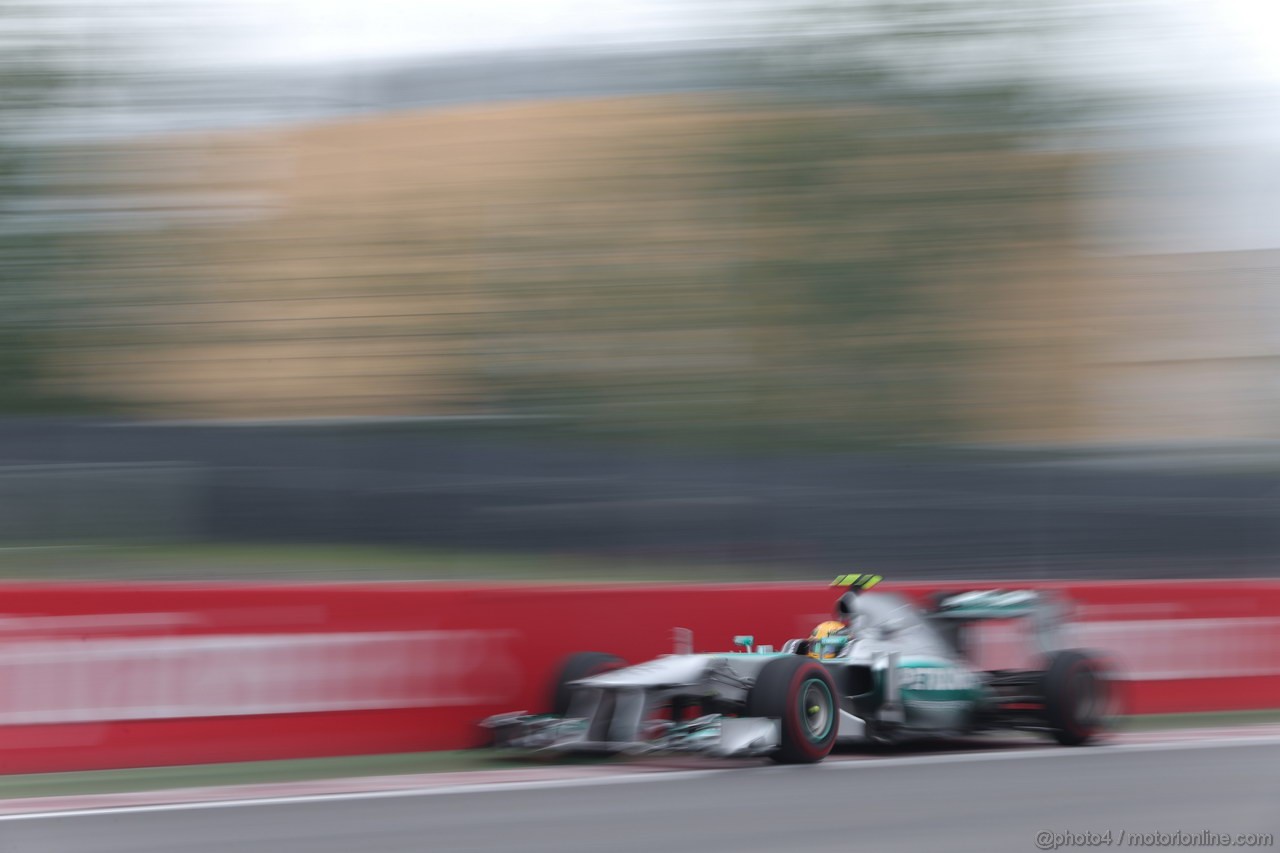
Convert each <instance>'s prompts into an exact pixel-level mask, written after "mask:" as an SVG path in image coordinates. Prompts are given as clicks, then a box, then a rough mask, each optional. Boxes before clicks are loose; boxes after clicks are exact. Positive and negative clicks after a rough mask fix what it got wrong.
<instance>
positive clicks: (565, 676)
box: [551, 652, 626, 717]
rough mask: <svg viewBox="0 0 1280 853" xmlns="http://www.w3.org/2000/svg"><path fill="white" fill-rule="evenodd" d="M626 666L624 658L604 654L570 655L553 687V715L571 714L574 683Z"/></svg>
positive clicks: (562, 665)
mask: <svg viewBox="0 0 1280 853" xmlns="http://www.w3.org/2000/svg"><path fill="white" fill-rule="evenodd" d="M625 665H626V664H625V663H624V661H623V660H622V658H620V657H618V656H616V655H610V654H605V653H604V652H578V653H577V654H573V655H570V656H569V657H568V658H567V659H566V660H565V662H564V663H563V664H561V666H560V671H559V672H558V673H557V674H556V680H555V681H554V682H553V683H552V685H551V713H553V714H555V715H556V716H557V717H563V716H565V715H567V714H568V713H569V704H570V702H572V701H573V687H572V686H571V685H572V682H574V681H577V680H578V679H580V678H590V677H591V676H593V675H599V674H601V673H602V672H609V671H610V670H614V669H620V668H622V667H623V666H625Z"/></svg>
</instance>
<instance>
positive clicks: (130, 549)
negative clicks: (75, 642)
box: [0, 543, 801, 582]
mask: <svg viewBox="0 0 1280 853" xmlns="http://www.w3.org/2000/svg"><path fill="white" fill-rule="evenodd" d="M800 576H801V575H798V574H796V573H795V572H788V571H786V569H785V567H781V566H774V567H770V566H764V565H758V564H756V565H751V564H745V565H730V564H716V563H706V564H704V563H698V564H697V565H694V564H693V563H681V562H674V561H664V560H661V559H657V558H653V559H643V558H638V557H629V556H618V557H586V556H581V555H560V554H522V553H497V552H490V553H485V552H470V551H446V550H438V549H429V548H412V547H384V546H361V545H321V544H314V545H302V544H300V545H271V544H257V545H223V544H200V545H177V544H168V545H133V546H129V545H109V544H108V545H83V546H79V545H77V546H70V545H51V544H42V543H33V544H27V545H15V546H10V547H4V548H0V578H3V579H8V580H26V581H39V580H102V581H127V580H152V581H182V580H190V581H201V582H203V581H219V580H246V579H252V580H264V579H265V580H272V579H278V580H289V581H298V580H314V581H397V580H448V581H467V582H475V581H487V580H531V581H693V580H697V581H708V582H714V581H728V580H732V581H752V580H776V579H787V578H790V579H794V578H796V577H800Z"/></svg>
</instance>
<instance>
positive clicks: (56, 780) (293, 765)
mask: <svg viewBox="0 0 1280 853" xmlns="http://www.w3.org/2000/svg"><path fill="white" fill-rule="evenodd" d="M1274 722H1280V709H1276V710H1269V711H1232V712H1225V713H1214V714H1157V715H1141V716H1133V717H1127V718H1125V719H1124V720H1123V721H1122V723H1121V724H1120V726H1119V729H1120V731H1122V732H1128V731H1147V730H1159V729H1175V728H1193V727H1201V726H1248V725H1259V724H1263V723H1274ZM608 760H610V759H597V758H586V759H583V758H572V757H565V756H561V757H558V758H548V757H535V756H530V755H527V754H523V753H512V752H505V751H495V750H483V749H471V750H458V751H452V752H411V753H398V754H392V755H356V756H346V757H341V758H305V759H294V760H288V761H251V762H239V763H230V764H198V765H190V766H183V767H140V768H131V769H126V770H96V771H86V772H76V773H33V774H24V775H13V776H0V799H20V798H28V797H57V796H78V795H88V794H111V793H125V792H131V791H158V790H166V789H174V788H198V787H209V786H218V785H252V784H263V783H274V782H301V781H314V780H320V779H342V778H349V777H366V776H394V775H407V774H418V773H449V772H460V771H468V770H500V769H510V768H514V767H536V766H540V765H546V764H582V763H584V762H585V763H598V762H600V761H608Z"/></svg>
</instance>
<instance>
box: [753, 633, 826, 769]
mask: <svg viewBox="0 0 1280 853" xmlns="http://www.w3.org/2000/svg"><path fill="white" fill-rule="evenodd" d="M810 688H812V689H813V695H814V696H816V697H818V698H819V700H820V704H822V705H823V706H824V707H823V709H822V713H823V714H824V715H825V725H824V726H823V727H822V728H823V730H822V733H821V735H820V736H816V735H815V733H813V732H811V730H810V728H809V725H808V720H807V717H806V712H805V708H804V707H802V704H803V703H804V701H805V697H806V695H807V694H808V693H809V692H810ZM747 716H750V717H770V718H773V719H777V720H778V721H779V723H780V726H781V744H780V745H779V749H778V752H777V754H776V755H775V756H774V758H775V760H777V761H780V762H784V763H793V764H807V763H812V762H815V761H821V760H822V759H824V758H826V757H827V756H828V755H829V754H830V753H831V749H832V747H833V746H835V742H836V734H837V732H838V730H839V727H840V723H839V702H838V700H837V698H836V689H835V682H834V681H833V680H832V678H831V674H830V673H829V672H827V668H826V667H824V666H823V665H822V664H820V663H818V662H816V661H813V660H810V659H808V658H802V657H792V656H788V657H780V658H777V659H775V660H772V661H770V662H769V663H767V664H765V666H764V668H763V669H762V670H760V674H759V676H757V678H756V683H755V685H754V686H753V687H752V689H751V695H750V696H749V697H748V700H747Z"/></svg>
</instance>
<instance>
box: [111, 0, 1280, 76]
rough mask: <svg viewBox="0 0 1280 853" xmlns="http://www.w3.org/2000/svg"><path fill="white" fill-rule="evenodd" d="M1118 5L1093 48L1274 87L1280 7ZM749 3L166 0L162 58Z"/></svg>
mask: <svg viewBox="0 0 1280 853" xmlns="http://www.w3.org/2000/svg"><path fill="white" fill-rule="evenodd" d="M96 1H97V2H98V3H100V4H102V5H103V6H104V7H105V6H107V5H111V4H112V2H113V0H96ZM783 2H788V0H779V2H778V3H775V4H771V5H774V6H781V5H783ZM1123 2H1124V3H1125V4H1126V5H1130V6H1135V7H1137V8H1139V9H1141V11H1140V12H1139V13H1138V14H1137V15H1135V16H1134V20H1135V29H1134V31H1133V32H1131V33H1128V34H1127V35H1126V34H1112V35H1111V36H1110V37H1109V39H1107V40H1106V41H1109V42H1110V43H1109V44H1106V43H1102V42H1101V41H1100V43H1099V45H1098V49H1099V50H1105V49H1110V50H1112V51H1114V52H1116V53H1117V54H1124V53H1126V52H1127V53H1130V54H1136V53H1141V54H1144V55H1148V54H1151V55H1154V54H1159V53H1160V49H1159V47H1158V46H1157V45H1154V44H1153V43H1152V42H1154V41H1159V40H1161V39H1162V38H1163V37H1164V35H1165V34H1166V33H1167V31H1168V28H1169V27H1170V26H1174V27H1179V28H1180V29H1181V30H1182V34H1181V37H1180V38H1181V39H1183V40H1185V41H1186V42H1188V44H1187V45H1183V46H1181V47H1180V48H1176V49H1174V50H1173V51H1171V52H1170V53H1172V54H1173V55H1175V56H1177V57H1180V58H1181V59H1183V60H1185V61H1189V62H1198V61H1203V60H1206V59H1209V60H1210V61H1209V64H1210V65H1211V66H1212V67H1213V68H1214V69H1216V71H1217V73H1220V74H1221V75H1222V76H1224V77H1231V78H1258V79H1267V80H1269V81H1272V82H1280V0H1123ZM753 3H754V4H755V5H759V0H746V2H744V0H715V2H713V3H708V2H706V0H703V1H702V2H690V0H217V1H216V2H207V0H165V5H166V7H167V8H168V9H170V10H176V9H177V8H178V7H180V6H182V7H185V8H187V9H189V10H192V11H195V10H199V12H198V13H199V15H200V17H201V19H202V20H203V22H204V25H203V26H201V27H198V28H188V29H187V32H186V36H185V37H184V38H181V39H179V40H177V41H176V42H175V45H174V50H173V51H172V53H171V55H173V56H181V57H182V58H183V59H186V60H196V61H200V62H230V63H241V62H252V63H255V64H256V63H280V62H283V63H292V62H315V61H325V60H339V59H378V58H389V57H405V56H415V55H419V56H420V55H437V56H438V55H442V54H456V53H470V52H477V51H487V50H504V49H528V48H537V47H547V46H566V45H570V46H593V45H594V46H599V45H621V44H633V45H634V44H646V43H654V42H665V41H673V40H689V39H700V38H714V37H726V36H730V37H732V36H736V35H739V34H741V33H743V32H744V31H748V30H749V29H750V26H749V20H750V19H749V16H748V15H747V14H746V12H745V10H746V9H749V8H750V7H751V6H752V5H753ZM1117 5H1119V3H1116V2H1110V3H1104V2H1099V3H1098V8H1099V9H1100V10H1107V11H1110V10H1113V9H1114V8H1115V7H1116V6H1117ZM1147 25H1149V29H1147ZM170 33H172V30H170ZM1126 40H1127V41H1128V44H1125V42H1126ZM1188 46H1190V47H1191V50H1190V52H1188V51H1187V50H1186V49H1185V48H1186V47H1188ZM1166 58H1168V57H1166ZM1174 61H1177V60H1176V59H1175V60H1174Z"/></svg>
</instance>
